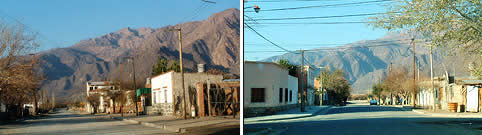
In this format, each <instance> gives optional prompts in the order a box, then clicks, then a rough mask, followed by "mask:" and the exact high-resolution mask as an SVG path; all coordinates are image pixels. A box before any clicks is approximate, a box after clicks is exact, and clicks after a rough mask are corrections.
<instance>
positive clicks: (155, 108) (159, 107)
mask: <svg viewBox="0 0 482 135" xmlns="http://www.w3.org/2000/svg"><path fill="white" fill-rule="evenodd" d="M172 107H173V106H172V103H157V104H154V105H152V107H149V108H147V114H148V115H158V114H159V115H172V113H173V108H172Z"/></svg>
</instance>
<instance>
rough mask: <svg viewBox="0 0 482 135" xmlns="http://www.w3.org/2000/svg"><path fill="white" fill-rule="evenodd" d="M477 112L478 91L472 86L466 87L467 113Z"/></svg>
mask: <svg viewBox="0 0 482 135" xmlns="http://www.w3.org/2000/svg"><path fill="white" fill-rule="evenodd" d="M478 110H479V89H478V88H477V87H474V86H467V111H469V112H478Z"/></svg>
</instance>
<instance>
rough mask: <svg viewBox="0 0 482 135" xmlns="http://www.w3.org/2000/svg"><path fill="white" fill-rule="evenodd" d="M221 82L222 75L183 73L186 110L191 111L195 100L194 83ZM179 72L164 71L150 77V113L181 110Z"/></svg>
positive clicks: (178, 113)
mask: <svg viewBox="0 0 482 135" xmlns="http://www.w3.org/2000/svg"><path fill="white" fill-rule="evenodd" d="M206 81H211V82H222V81H223V76H222V75H212V74H208V73H205V72H197V73H184V89H185V95H186V98H185V99H186V100H187V102H186V106H187V107H186V108H187V112H191V106H192V105H195V102H196V97H195V95H196V84H197V83H198V82H206ZM181 82H182V80H181V73H177V72H174V71H170V72H166V73H163V74H160V75H157V76H154V77H152V79H151V87H152V88H151V89H152V111H150V112H152V114H161V115H180V114H181V112H182V109H183V108H182V103H183V102H182V101H183V100H184V98H183V97H184V93H183V91H182V85H181V84H182V83H181Z"/></svg>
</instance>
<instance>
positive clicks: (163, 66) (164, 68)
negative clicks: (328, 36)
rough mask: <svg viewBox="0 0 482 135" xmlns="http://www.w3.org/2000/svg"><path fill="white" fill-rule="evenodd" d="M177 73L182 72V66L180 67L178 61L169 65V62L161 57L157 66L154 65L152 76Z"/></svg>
mask: <svg viewBox="0 0 482 135" xmlns="http://www.w3.org/2000/svg"><path fill="white" fill-rule="evenodd" d="M171 70H173V71H175V72H180V71H181V66H180V65H179V62H178V61H173V62H172V63H171V64H170V65H169V61H167V60H166V59H164V58H161V57H159V60H158V61H157V63H156V64H154V65H152V75H158V74H162V73H165V72H168V71H171Z"/></svg>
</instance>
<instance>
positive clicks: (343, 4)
mask: <svg viewBox="0 0 482 135" xmlns="http://www.w3.org/2000/svg"><path fill="white" fill-rule="evenodd" d="M387 1H391V0H376V1H363V2H352V3H341V4H330V5H316V6H303V7H292V8H276V9H266V10H263V9H262V10H261V11H262V12H266V11H283V10H296V9H307V8H321V7H339V6H348V5H360V4H368V3H379V2H387ZM244 12H254V11H244Z"/></svg>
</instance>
